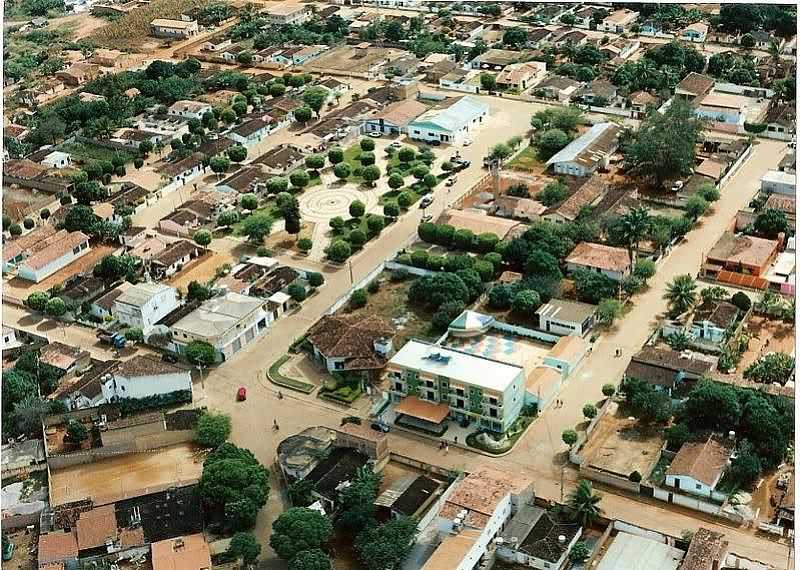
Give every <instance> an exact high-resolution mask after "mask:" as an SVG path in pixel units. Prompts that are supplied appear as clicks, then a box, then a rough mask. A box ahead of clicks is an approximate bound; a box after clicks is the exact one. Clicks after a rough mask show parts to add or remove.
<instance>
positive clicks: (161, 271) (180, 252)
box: [149, 239, 206, 279]
mask: <svg viewBox="0 0 800 570" xmlns="http://www.w3.org/2000/svg"><path fill="white" fill-rule="evenodd" d="M205 253H206V249H205V248H204V247H202V246H199V245H197V244H196V243H194V242H190V241H188V240H185V239H182V240H178V241H175V242H172V243H170V244H169V245H167V246H166V247H165V248H164V249H163V250H162V251H160V252H159V253H157V254H155V255H153V256H152V257H151V258H150V260H149V269H150V273H151V274H152V276H153V277H155V278H157V279H163V278H164V277H169V276H171V275H174V274H176V273H177V272H179V271H180V270H182V269H183V266H184V265H186V264H187V263H189V262H191V261H192V260H194V259H197V258H198V257H200V256H201V255H204V254H205Z"/></svg>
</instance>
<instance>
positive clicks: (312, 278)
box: [306, 271, 325, 287]
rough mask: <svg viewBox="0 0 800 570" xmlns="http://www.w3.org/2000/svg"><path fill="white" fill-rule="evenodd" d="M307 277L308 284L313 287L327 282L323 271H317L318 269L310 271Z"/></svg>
mask: <svg viewBox="0 0 800 570" xmlns="http://www.w3.org/2000/svg"><path fill="white" fill-rule="evenodd" d="M306 278H307V279H308V284H309V285H311V286H312V287H319V286H320V285H322V284H323V283H325V277H323V276H322V273H317V272H316V271H312V272H310V273H308V274H307V275H306Z"/></svg>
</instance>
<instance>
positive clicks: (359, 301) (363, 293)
mask: <svg viewBox="0 0 800 570" xmlns="http://www.w3.org/2000/svg"><path fill="white" fill-rule="evenodd" d="M368 299H369V295H368V294H367V290H366V289H356V290H355V291H353V294H352V295H350V307H351V308H353V309H360V308H361V307H366V306H367V300H368Z"/></svg>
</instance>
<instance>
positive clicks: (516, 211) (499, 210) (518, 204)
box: [492, 195, 547, 222]
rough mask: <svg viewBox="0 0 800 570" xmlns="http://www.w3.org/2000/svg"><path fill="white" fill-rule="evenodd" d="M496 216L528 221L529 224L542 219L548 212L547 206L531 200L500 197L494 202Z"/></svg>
mask: <svg viewBox="0 0 800 570" xmlns="http://www.w3.org/2000/svg"><path fill="white" fill-rule="evenodd" d="M492 205H493V207H494V212H493V214H494V215H495V216H500V217H504V218H512V219H514V220H526V221H529V222H532V221H535V220H538V219H541V217H542V214H544V213H545V211H547V206H545V205H544V204H542V203H541V202H539V201H538V200H533V199H531V198H517V197H515V196H507V195H505V196H498V197H497V198H495V200H494V202H493V204H492Z"/></svg>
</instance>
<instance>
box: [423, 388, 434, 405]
mask: <svg viewBox="0 0 800 570" xmlns="http://www.w3.org/2000/svg"><path fill="white" fill-rule="evenodd" d="M425 397H426V398H427V399H428V400H430V401H432V402H433V401H434V400H436V393H435V392H434V391H433V390H428V391H427V393H426V394H425Z"/></svg>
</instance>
